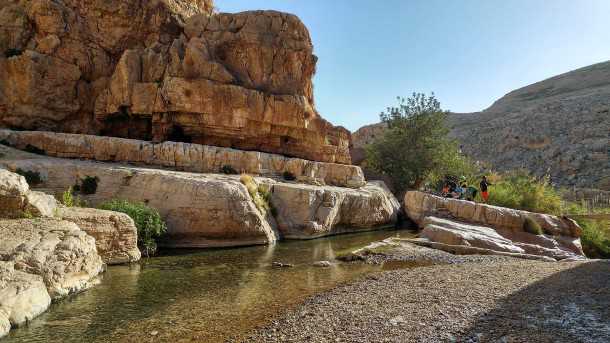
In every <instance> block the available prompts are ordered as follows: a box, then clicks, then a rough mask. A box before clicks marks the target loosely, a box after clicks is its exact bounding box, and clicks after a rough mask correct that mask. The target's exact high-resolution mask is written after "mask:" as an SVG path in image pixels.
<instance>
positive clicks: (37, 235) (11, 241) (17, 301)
mask: <svg viewBox="0 0 610 343" xmlns="http://www.w3.org/2000/svg"><path fill="white" fill-rule="evenodd" d="M0 237H2V239H1V240H0V336H2V335H5V334H7V333H8V330H9V329H10V327H16V326H19V325H22V324H24V323H26V322H27V321H29V320H31V319H33V318H34V317H36V316H37V315H39V314H41V313H42V312H44V311H45V310H46V309H47V308H48V307H49V305H50V303H51V300H52V299H59V298H62V297H65V296H67V295H69V294H72V293H76V292H80V291H83V290H85V289H87V288H89V287H91V286H92V285H94V284H95V283H96V282H97V278H96V276H97V275H98V274H99V273H101V272H102V271H103V269H104V264H103V262H102V259H101V258H100V256H99V255H98V253H97V250H96V247H95V239H94V238H93V237H91V236H89V235H87V233H85V232H84V231H83V230H81V229H80V228H79V227H78V226H76V224H74V223H72V222H68V221H63V220H59V219H52V218H36V219H20V220H0Z"/></svg>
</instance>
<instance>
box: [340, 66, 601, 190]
mask: <svg viewBox="0 0 610 343" xmlns="http://www.w3.org/2000/svg"><path fill="white" fill-rule="evenodd" d="M449 125H450V126H451V128H452V131H451V134H452V135H453V136H454V137H456V138H457V139H458V140H459V142H460V143H461V145H462V149H463V151H464V152H465V153H467V154H468V155H470V156H472V157H474V158H475V159H477V160H481V161H487V162H489V163H490V164H491V165H492V166H493V168H494V169H498V170H511V169H517V168H522V167H525V168H527V169H529V170H530V171H532V172H534V173H535V174H537V175H544V174H547V173H549V174H550V176H551V178H552V180H553V182H556V183H557V184H559V185H561V186H576V187H584V188H598V189H603V190H610V176H609V175H610V136H609V133H610V62H605V63H600V64H596V65H592V66H589V67H586V68H582V69H578V70H575V71H572V72H569V73H566V74H562V75H559V76H556V77H553V78H550V79H548V80H544V81H541V82H538V83H535V84H533V85H530V86H527V87H524V88H521V89H518V90H515V91H513V92H511V93H509V94H507V95H506V96H504V97H503V98H501V99H500V100H498V101H496V102H495V103H494V104H493V105H492V106H491V107H490V108H488V109H486V110H484V111H482V112H477V113H468V114H458V113H453V114H451V115H450V116H449ZM379 131H383V125H382V124H376V125H371V126H366V127H364V128H362V129H360V130H358V132H356V133H354V135H353V140H354V143H353V146H354V147H355V149H352V150H353V151H355V153H353V158H354V159H355V160H356V159H357V158H358V157H359V156H360V155H359V150H358V148H359V147H361V146H363V145H364V144H366V143H368V142H370V141H371V140H372V138H373V136H374V135H375V134H379Z"/></svg>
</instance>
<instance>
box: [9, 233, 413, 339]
mask: <svg viewBox="0 0 610 343" xmlns="http://www.w3.org/2000/svg"><path fill="white" fill-rule="evenodd" d="M400 234H401V233H400V232H397V231H382V232H369V233H360V234H353V235H344V236H336V237H330V238H326V239H318V240H313V241H293V242H285V243H281V244H276V245H270V246H258V247H249V248H239V249H218V250H205V251H201V250H199V251H185V250H180V251H165V252H163V255H162V256H159V257H155V258H151V259H148V260H145V261H142V262H141V263H139V264H134V265H130V266H117V267H109V268H108V271H107V272H106V273H105V274H104V277H103V280H102V283H101V284H100V285H98V286H97V287H95V288H94V289H92V290H89V291H87V292H85V293H82V294H79V295H76V296H73V297H71V298H69V299H65V300H63V301H61V302H59V303H56V304H53V305H52V307H51V309H50V310H49V311H48V312H47V313H45V314H44V315H42V316H41V317H39V318H37V319H35V320H34V321H33V322H32V323H30V325H29V326H27V327H25V328H21V329H17V330H13V332H12V333H11V334H10V335H9V336H8V338H6V339H5V340H3V342H2V343H4V342H7V343H11V342H83V341H90V342H108V341H120V342H139V341H142V340H147V341H148V340H151V339H154V340H155V341H172V342H180V341H191V340H193V339H194V340H202V341H224V339H226V338H227V337H229V336H234V335H239V334H241V333H244V332H247V331H249V330H251V329H252V328H253V327H256V326H257V325H262V324H264V323H266V322H267V320H268V319H269V318H270V317H271V316H273V315H275V314H277V313H278V312H279V311H282V310H284V309H286V308H288V307H291V306H293V305H295V304H297V303H298V302H299V301H301V300H302V299H303V298H304V297H306V296H309V295H311V294H313V293H315V292H318V291H321V290H324V289H327V288H330V287H332V286H334V285H336V284H337V283H339V282H343V281H347V280H350V279H353V278H354V277H357V276H359V275H362V274H363V273H367V272H370V271H373V270H379V268H380V267H376V266H369V265H361V264H337V265H333V266H332V267H330V268H318V267H314V266H313V265H312V264H313V262H316V261H320V260H333V259H334V257H335V255H336V254H337V253H338V252H340V251H345V250H349V249H352V248H357V247H361V246H364V245H366V244H368V243H369V242H371V241H375V240H380V239H385V238H387V237H390V236H395V235H400ZM403 234H404V233H403ZM273 261H280V262H283V263H290V264H294V267H293V268H272V267H271V264H272V262H273ZM154 331H156V335H151V332H153V333H155V332H154Z"/></svg>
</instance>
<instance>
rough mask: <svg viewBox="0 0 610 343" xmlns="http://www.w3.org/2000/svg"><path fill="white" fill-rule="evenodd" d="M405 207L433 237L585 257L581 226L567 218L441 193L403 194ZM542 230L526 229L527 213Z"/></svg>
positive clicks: (516, 251)
mask: <svg viewBox="0 0 610 343" xmlns="http://www.w3.org/2000/svg"><path fill="white" fill-rule="evenodd" d="M404 206H405V212H406V213H407V215H408V216H409V218H411V220H413V221H414V222H415V223H416V224H418V226H419V227H420V228H421V229H422V232H421V234H420V235H421V236H422V237H423V238H426V239H429V240H430V241H432V242H437V243H442V244H446V245H451V246H460V245H461V246H468V247H475V248H481V249H488V250H492V251H498V252H505V253H513V254H529V255H539V256H547V257H550V258H553V259H556V260H562V259H567V258H584V253H583V251H582V246H581V244H580V238H579V237H580V234H581V233H582V229H581V228H580V227H579V226H578V224H576V222H574V221H573V220H571V219H568V218H560V217H556V216H552V215H546V214H540V213H531V212H527V211H519V210H513V209H509V208H503V207H497V206H491V205H487V204H480V203H475V202H471V201H463V200H457V199H447V198H441V197H438V196H435V195H431V194H427V193H423V192H417V191H412V192H407V193H406V194H405V205H404ZM528 217H529V218H531V219H533V220H535V221H536V222H537V223H538V224H540V227H541V228H542V229H543V230H544V232H545V234H543V235H534V234H531V233H528V232H526V231H525V230H524V222H525V218H528Z"/></svg>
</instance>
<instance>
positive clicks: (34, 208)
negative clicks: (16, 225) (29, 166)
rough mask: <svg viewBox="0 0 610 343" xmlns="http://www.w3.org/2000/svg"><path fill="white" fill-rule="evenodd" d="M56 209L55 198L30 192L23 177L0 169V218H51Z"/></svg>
mask: <svg viewBox="0 0 610 343" xmlns="http://www.w3.org/2000/svg"><path fill="white" fill-rule="evenodd" d="M56 208H57V201H56V200H55V198H53V197H52V196H50V195H48V194H44V193H41V192H36V191H31V190H30V187H29V185H28V183H27V182H26V180H25V178H24V177H23V176H21V175H19V174H15V173H13V172H10V171H8V170H6V169H0V218H23V217H27V216H35V217H39V216H44V217H52V216H53V215H54V214H55V210H56Z"/></svg>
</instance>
